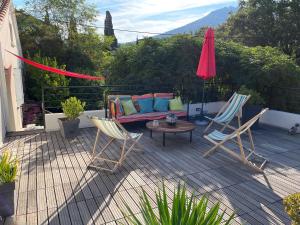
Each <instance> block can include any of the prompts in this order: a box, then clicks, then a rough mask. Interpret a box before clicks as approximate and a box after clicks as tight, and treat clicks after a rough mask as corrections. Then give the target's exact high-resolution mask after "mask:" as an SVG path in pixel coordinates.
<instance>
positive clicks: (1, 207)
mask: <svg viewBox="0 0 300 225" xmlns="http://www.w3.org/2000/svg"><path fill="white" fill-rule="evenodd" d="M18 167H19V162H18V160H17V159H16V158H13V157H11V155H10V153H9V152H8V151H4V152H3V154H2V155H1V156H0V203H1V204H0V217H8V216H12V215H13V214H14V208H15V207H14V190H15V180H16V177H17V171H18Z"/></svg>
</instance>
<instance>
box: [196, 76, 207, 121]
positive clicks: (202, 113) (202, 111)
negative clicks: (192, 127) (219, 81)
mask: <svg viewBox="0 0 300 225" xmlns="http://www.w3.org/2000/svg"><path fill="white" fill-rule="evenodd" d="M204 97H205V80H203V85H202V104H201V112H200V120H196V121H195V123H196V124H197V125H200V126H206V125H207V124H208V122H207V120H206V119H205V118H204Z"/></svg>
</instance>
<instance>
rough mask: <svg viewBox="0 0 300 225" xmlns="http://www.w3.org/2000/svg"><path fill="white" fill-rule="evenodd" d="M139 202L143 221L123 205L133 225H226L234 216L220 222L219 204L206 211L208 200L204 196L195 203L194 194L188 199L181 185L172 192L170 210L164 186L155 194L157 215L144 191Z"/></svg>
mask: <svg viewBox="0 0 300 225" xmlns="http://www.w3.org/2000/svg"><path fill="white" fill-rule="evenodd" d="M140 200H141V203H140V204H141V205H140V209H141V213H142V218H143V220H144V221H141V220H140V219H138V218H137V217H136V215H134V213H133V211H132V210H131V209H130V207H129V206H128V205H127V204H126V203H125V205H126V208H127V210H128V211H129V215H127V216H126V217H127V219H128V220H129V222H130V223H131V224H133V225H142V224H147V225H173V224H178V225H204V224H205V225H219V224H221V222H223V224H224V225H228V224H229V223H230V221H231V220H232V218H233V216H234V214H232V215H231V216H230V217H229V219H228V220H227V221H222V220H223V218H224V214H225V210H224V211H223V212H222V213H221V214H219V210H220V204H219V203H217V204H215V205H214V206H213V207H211V208H210V209H208V198H206V197H205V196H204V197H202V198H201V199H200V201H196V199H195V196H194V194H192V196H191V197H189V196H188V195H187V191H186V187H185V186H182V185H181V184H179V185H178V187H177V190H175V192H174V196H173V203H172V207H171V209H170V210H169V203H168V200H167V194H166V188H165V185H163V188H162V192H161V191H159V192H158V193H157V192H156V202H157V206H158V215H156V213H155V212H154V210H153V208H152V206H151V204H150V201H149V199H148V196H147V194H146V192H145V191H144V190H143V193H142V195H141V196H140Z"/></svg>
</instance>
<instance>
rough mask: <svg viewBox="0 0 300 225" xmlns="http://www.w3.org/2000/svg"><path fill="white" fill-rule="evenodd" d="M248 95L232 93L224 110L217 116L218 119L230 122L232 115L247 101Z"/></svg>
mask: <svg viewBox="0 0 300 225" xmlns="http://www.w3.org/2000/svg"><path fill="white" fill-rule="evenodd" d="M248 97H249V96H247V95H241V94H238V93H234V94H233V97H232V98H231V101H230V103H229V105H228V106H227V107H226V109H225V110H224V112H223V113H222V114H221V115H220V116H219V117H218V120H221V121H223V122H230V121H231V120H232V119H233V117H234V116H235V115H236V114H237V113H238V112H239V111H240V109H241V107H242V106H243V105H244V103H245V102H246V101H247V99H248Z"/></svg>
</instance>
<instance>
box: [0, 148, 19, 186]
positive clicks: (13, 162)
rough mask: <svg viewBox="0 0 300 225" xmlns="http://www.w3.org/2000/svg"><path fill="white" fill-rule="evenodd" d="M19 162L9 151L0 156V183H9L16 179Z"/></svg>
mask: <svg viewBox="0 0 300 225" xmlns="http://www.w3.org/2000/svg"><path fill="white" fill-rule="evenodd" d="M18 165H19V162H18V160H17V159H16V158H13V157H12V156H11V154H10V153H9V151H4V152H3V154H2V156H0V184H5V183H11V182H13V181H14V180H15V179H16V176H17V171H18Z"/></svg>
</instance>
